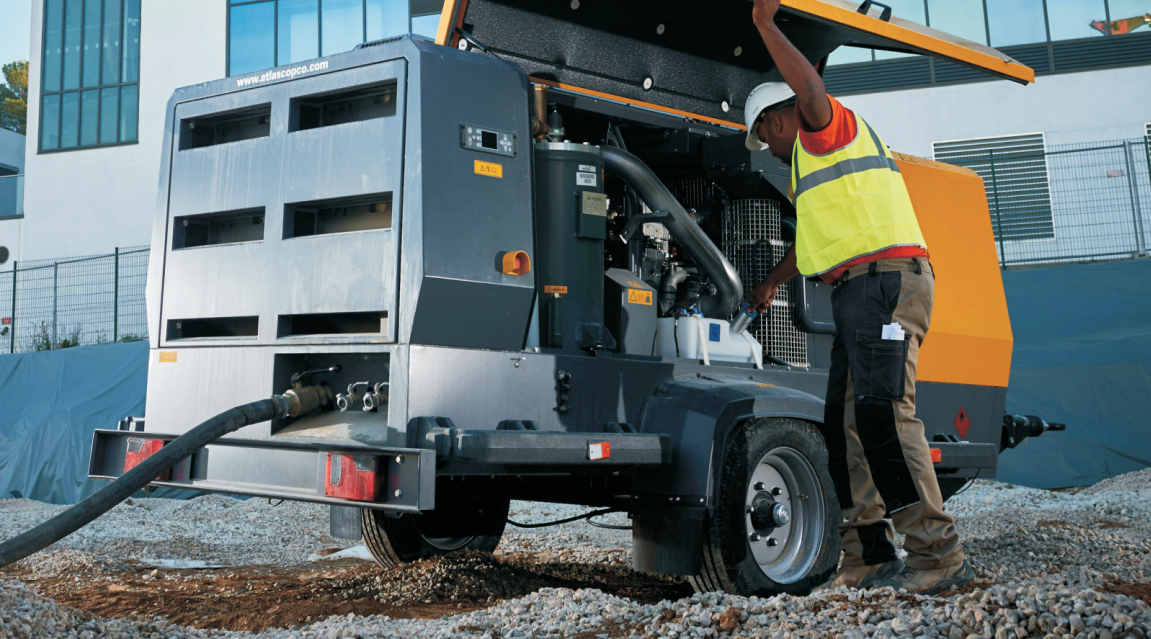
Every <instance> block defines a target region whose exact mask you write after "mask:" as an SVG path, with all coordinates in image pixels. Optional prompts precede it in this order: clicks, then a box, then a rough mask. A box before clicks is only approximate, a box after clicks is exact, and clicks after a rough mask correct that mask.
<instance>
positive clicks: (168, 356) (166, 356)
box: [160, 351, 176, 364]
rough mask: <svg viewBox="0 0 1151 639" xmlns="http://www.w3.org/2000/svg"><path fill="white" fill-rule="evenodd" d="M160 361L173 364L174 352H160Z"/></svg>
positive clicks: (174, 359)
mask: <svg viewBox="0 0 1151 639" xmlns="http://www.w3.org/2000/svg"><path fill="white" fill-rule="evenodd" d="M160 361H161V362H163V363H167V364H172V363H175V361H176V351H160Z"/></svg>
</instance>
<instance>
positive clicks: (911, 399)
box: [745, 0, 975, 594]
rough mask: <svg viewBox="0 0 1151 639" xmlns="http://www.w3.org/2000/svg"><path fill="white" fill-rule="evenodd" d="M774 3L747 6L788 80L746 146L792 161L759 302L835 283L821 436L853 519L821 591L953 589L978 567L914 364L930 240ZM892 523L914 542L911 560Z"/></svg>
mask: <svg viewBox="0 0 1151 639" xmlns="http://www.w3.org/2000/svg"><path fill="white" fill-rule="evenodd" d="M779 3H780V0H755V6H754V9H753V11H752V17H753V20H754V22H755V25H756V27H757V28H758V29H759V33H760V35H761V36H762V37H763V41H764V43H765V44H766V45H767V49H768V51H769V52H770V53H771V57H772V59H773V60H774V61H775V64H776V67H777V68H778V69H779V72H780V74H782V75H783V78H784V80H786V84H785V83H783V82H771V83H767V84H763V85H760V86H759V87H756V89H755V90H754V91H752V92H751V95H750V96H748V99H747V105H746V106H745V113H746V118H747V129H748V133H747V147H748V148H749V149H751V150H753V151H759V150H764V149H770V150H771V153H772V155H774V156H776V157H778V158H779V159H780V160H782V161H783V162H785V163H787V164H790V165H791V186H790V189H789V193H788V196H789V197H790V198H791V200H792V202H793V203H794V204H795V210H796V218H797V224H796V238H795V246H794V247H793V248H792V249H791V250H790V251H788V253H787V255H786V257H784V258H783V261H781V262H780V263H779V264H778V265H777V266H776V267H775V268H774V269H773V270H772V271H771V273H770V274H769V275H768V276H767V279H766V280H765V281H764V282H763V283H762V284H760V285H759V286H757V287H756V288H755V290H754V291H753V292H752V294H751V303H752V305H753V306H754V307H755V308H757V309H766V308H769V307H770V305H771V302H772V300H773V299H774V298H775V296H776V294H777V293H778V291H779V286H780V285H781V284H783V283H784V282H787V281H789V280H791V279H792V278H793V277H795V276H796V275H798V274H800V273H802V274H803V275H804V276H806V277H819V278H820V279H822V280H823V281H824V282H827V283H829V284H832V285H833V286H834V287H835V288H834V290H833V291H832V297H831V301H832V311H833V315H834V318H835V340H834V345H833V347H832V353H831V371H830V375H829V377H828V382H827V398H826V399H827V401H826V408H825V414H824V424H823V435H824V438H825V439H826V440H827V447H828V452H829V453H830V456H829V465H830V468H829V470H830V474H831V476H832V478H833V480H834V482H835V487H836V492H838V494H839V503H840V506H841V507H842V508H843V516H844V519H845V520H846V522H845V523H843V524H842V525H841V526H840V537H841V540H842V547H843V552H844V555H843V560H842V564H841V567H840V569H839V571H838V572H836V573H835V574H834V575H833V576H832V578H831V580H830V581H828V582H827V583H825V584H824V585H823V586H821V588H834V587H837V586H848V587H861V588H875V587H882V586H891V587H893V588H896V589H902V590H906V591H910V592H917V593H929V594H934V593H937V592H942V591H944V590H949V589H952V588H956V587H958V586H961V585H963V584H965V583H967V582H969V581H971V580H972V579H973V578H974V577H975V575H974V572H973V571H972V569H971V567H970V566H969V565H968V563H967V560H966V559H965V557H964V555H963V551H962V550H961V549H960V547H959V535H958V533H957V532H956V530H955V520H954V518H953V517H952V516H951V515H949V514H947V513H946V512H944V511H943V498H942V495H941V494H940V491H939V482H938V480H937V479H936V477H935V469H934V467H933V466H932V461H931V453H930V451H929V447H928V445H927V439H926V437H925V436H924V432H923V422H921V421H920V420H919V419H917V418H916V416H915V365H916V361H917V358H918V354H919V346H920V344H921V343H922V342H923V338H924V336H925V335H926V334H927V328H928V325H929V324H930V323H931V307H932V301H933V297H934V291H935V275H934V273H933V272H932V269H931V264H930V262H928V257H929V256H928V252H927V244H926V243H925V242H924V241H923V235H922V234H921V233H920V231H919V222H918V221H917V220H916V218H915V211H914V210H913V209H912V206H911V198H910V197H909V196H908V194H907V187H906V186H905V185H904V183H903V177H902V176H901V175H900V173H899V167H898V166H897V165H896V163H895V159H894V158H893V157H892V155H891V153H890V152H889V151H888V150H887V147H886V146H885V145H884V144H883V140H882V139H880V137H879V135H878V134H877V133H876V132H875V130H874V129H872V128H871V126H869V125H868V124H867V122H865V121H864V120H863V118H861V117H859V116H858V115H856V114H855V113H852V112H851V111H850V110H848V109H847V108H845V107H844V106H843V105H842V104H840V103H839V102H838V101H837V100H835V98H832V97H830V96H828V95H827V93H826V92H825V91H824V87H823V80H822V79H821V78H820V76H819V73H818V72H816V70H815V68H814V67H812V65H811V64H810V63H809V62H808V61H807V59H806V58H804V57H803V55H802V54H801V53H800V52H799V51H798V50H797V49H796V48H795V47H794V46H793V45H792V44H791V43H790V42H789V41H788V40H787V38H786V37H785V36H784V35H783V33H782V32H781V31H780V30H779V28H778V27H777V26H776V25H775V14H776V11H777V10H778V9H779ZM888 518H890V521H888ZM892 523H894V524H895V529H896V530H898V531H899V532H900V533H901V534H904V535H906V536H907V539H906V541H905V543H904V545H903V546H904V549H905V550H906V551H907V553H908V555H907V563H906V566H905V565H904V564H903V562H901V561H900V560H899V558H898V556H897V555H896V550H895V544H894V539H895V537H894V534H893V533H892V529H891V528H892V527H891V524H892Z"/></svg>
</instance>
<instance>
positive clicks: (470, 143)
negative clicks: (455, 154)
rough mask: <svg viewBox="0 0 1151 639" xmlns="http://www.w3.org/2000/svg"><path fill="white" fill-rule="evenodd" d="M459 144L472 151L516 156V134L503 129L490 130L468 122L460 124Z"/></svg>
mask: <svg viewBox="0 0 1151 639" xmlns="http://www.w3.org/2000/svg"><path fill="white" fill-rule="evenodd" d="M460 146H461V147H462V148H465V149H470V150H472V151H483V152H485V153H495V154H496V155H506V156H508V157H512V158H514V157H515V156H516V135H515V134H514V133H507V132H505V131H491V130H488V129H481V128H480V127H478V126H472V125H470V124H461V125H460Z"/></svg>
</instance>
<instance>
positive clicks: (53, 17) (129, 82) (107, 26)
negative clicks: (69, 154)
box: [40, 0, 140, 151]
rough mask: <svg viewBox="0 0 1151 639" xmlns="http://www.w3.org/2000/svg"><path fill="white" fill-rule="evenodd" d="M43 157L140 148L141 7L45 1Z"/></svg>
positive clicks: (117, 1)
mask: <svg viewBox="0 0 1151 639" xmlns="http://www.w3.org/2000/svg"><path fill="white" fill-rule="evenodd" d="M42 59H43V65H42V67H43V78H42V81H41V85H40V86H41V87H42V89H41V102H40V150H41V151H59V150H69V149H81V148H91V147H97V146H107V145H113V144H127V143H133V142H136V129H137V126H136V119H137V111H138V109H139V100H138V96H139V82H140V0H44V51H43V58H42Z"/></svg>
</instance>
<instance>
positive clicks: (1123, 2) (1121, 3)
mask: <svg viewBox="0 0 1151 639" xmlns="http://www.w3.org/2000/svg"><path fill="white" fill-rule="evenodd" d="M1108 5H1109V6H1110V8H1111V29H1110V31H1111V35H1123V34H1125V33H1131V32H1132V31H1135V30H1136V29H1138V30H1139V32H1140V33H1151V0H1111V1H1110V2H1109V3H1108ZM1100 19H1101V20H1105V19H1104V18H1100ZM1104 28H1106V26H1105V27H1104Z"/></svg>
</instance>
